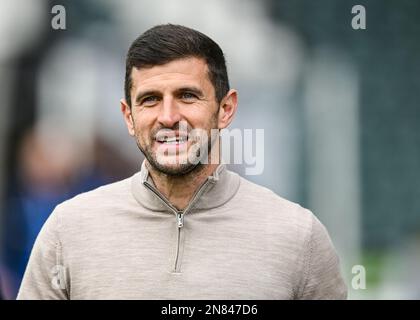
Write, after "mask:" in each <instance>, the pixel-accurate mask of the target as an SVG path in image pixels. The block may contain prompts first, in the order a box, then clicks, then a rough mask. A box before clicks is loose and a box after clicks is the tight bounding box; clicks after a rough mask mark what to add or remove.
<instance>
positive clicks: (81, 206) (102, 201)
mask: <svg viewBox="0 0 420 320" xmlns="http://www.w3.org/2000/svg"><path fill="white" fill-rule="evenodd" d="M131 179H132V176H131V177H128V178H125V179H123V180H119V181H116V182H112V183H108V184H105V185H102V186H100V187H97V188H95V189H93V190H90V191H87V192H83V193H80V194H78V195H76V196H74V197H72V198H70V199H68V200H66V201H63V202H62V203H60V204H59V205H57V207H56V210H55V211H58V212H66V211H68V210H71V211H72V212H75V211H77V212H80V211H86V210H90V209H99V210H100V209H103V208H104V207H107V206H114V205H117V204H118V203H124V202H126V201H129V199H130V198H132V196H131V191H130V190H131V189H130V186H131V184H130V182H131Z"/></svg>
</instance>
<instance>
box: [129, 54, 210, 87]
mask: <svg viewBox="0 0 420 320" xmlns="http://www.w3.org/2000/svg"><path fill="white" fill-rule="evenodd" d="M131 77H132V81H133V87H134V86H138V85H146V84H148V83H154V82H160V81H165V80H178V79H182V80H191V81H194V80H195V81H199V82H201V81H204V80H209V79H208V66H207V63H206V62H205V60H204V59H200V58H196V57H189V58H184V59H177V60H173V61H170V62H168V63H166V64H163V65H157V66H153V67H148V68H140V69H138V68H133V69H132V70H131Z"/></svg>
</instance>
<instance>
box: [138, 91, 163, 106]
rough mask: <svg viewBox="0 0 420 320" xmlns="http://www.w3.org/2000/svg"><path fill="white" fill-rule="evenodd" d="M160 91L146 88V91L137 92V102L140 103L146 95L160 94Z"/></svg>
mask: <svg viewBox="0 0 420 320" xmlns="http://www.w3.org/2000/svg"><path fill="white" fill-rule="evenodd" d="M160 95H161V94H160V92H159V91H156V90H146V91H140V92H139V93H137V95H136V98H135V103H137V104H138V103H140V100H141V99H142V98H144V97H146V96H160Z"/></svg>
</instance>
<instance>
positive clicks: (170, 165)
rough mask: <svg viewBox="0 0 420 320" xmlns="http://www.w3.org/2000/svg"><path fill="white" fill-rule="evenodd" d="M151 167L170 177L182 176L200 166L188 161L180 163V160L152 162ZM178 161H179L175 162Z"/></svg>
mask: <svg viewBox="0 0 420 320" xmlns="http://www.w3.org/2000/svg"><path fill="white" fill-rule="evenodd" d="M148 160H149V163H150V165H151V166H152V167H153V168H154V169H155V170H157V171H159V172H161V173H164V174H167V175H170V176H181V175H185V174H187V173H189V172H191V171H193V170H195V169H196V168H197V167H198V166H199V165H200V164H199V163H196V164H195V163H190V162H187V161H184V162H182V161H179V160H178V159H163V160H161V161H156V160H155V159H154V160H153V161H150V159H148ZM175 160H178V161H175Z"/></svg>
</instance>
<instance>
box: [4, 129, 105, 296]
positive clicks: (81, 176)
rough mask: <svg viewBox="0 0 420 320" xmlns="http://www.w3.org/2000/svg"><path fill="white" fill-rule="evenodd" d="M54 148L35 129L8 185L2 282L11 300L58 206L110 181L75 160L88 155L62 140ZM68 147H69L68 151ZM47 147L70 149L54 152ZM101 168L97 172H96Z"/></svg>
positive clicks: (55, 141) (20, 153)
mask: <svg viewBox="0 0 420 320" xmlns="http://www.w3.org/2000/svg"><path fill="white" fill-rule="evenodd" d="M54 145H55V146H52V145H49V146H46V145H45V141H43V139H42V138H40V137H39V136H38V135H37V134H36V133H35V132H34V131H30V132H29V133H28V134H27V135H26V136H25V137H24V138H23V141H22V143H21V146H20V148H19V150H18V156H17V159H18V165H17V172H16V173H15V174H13V175H12V178H11V181H10V182H9V184H8V188H7V195H6V201H5V203H6V205H5V217H4V220H3V226H4V227H3V228H4V230H3V237H4V239H3V241H2V243H3V250H2V252H3V257H2V259H1V260H2V261H3V266H2V269H3V270H2V280H3V282H4V283H3V290H4V294H5V297H4V298H6V299H14V298H15V297H16V295H17V291H18V289H19V286H20V282H21V279H22V277H23V274H24V271H25V268H26V264H27V262H28V259H29V255H30V252H31V249H32V246H33V244H34V242H35V239H36V236H37V235H38V233H39V231H40V229H41V227H42V225H43V224H44V222H45V221H46V219H47V218H48V216H49V214H50V212H52V210H53V209H54V207H55V206H56V205H57V204H58V203H60V202H62V201H64V200H66V199H68V198H71V197H72V196H74V195H76V194H78V193H80V192H84V191H88V190H91V189H94V188H95V187H97V186H99V185H102V184H104V183H109V182H111V180H110V178H109V177H107V175H106V174H105V173H104V172H100V171H99V170H98V169H97V168H98V167H97V166H88V167H86V168H81V167H80V165H78V164H80V163H84V164H85V165H86V164H87V162H83V161H82V162H80V161H75V159H74V157H75V156H77V157H79V158H80V157H83V155H80V154H77V152H75V151H74V146H71V145H70V144H69V141H67V140H66V138H65V137H64V136H63V137H58V136H55V137H54ZM63 147H65V148H63ZM48 148H52V149H54V150H57V149H59V150H67V151H66V152H61V153H60V152H58V153H57V152H55V154H50V153H49V152H48ZM94 168H96V169H94Z"/></svg>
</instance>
